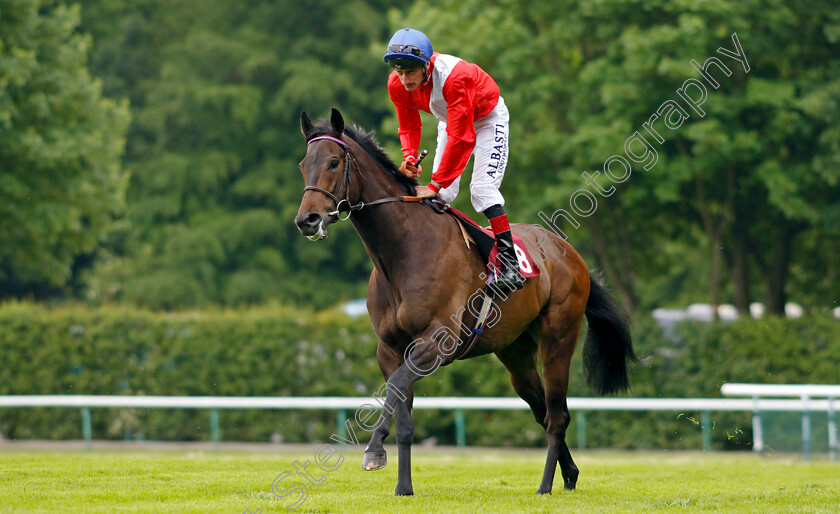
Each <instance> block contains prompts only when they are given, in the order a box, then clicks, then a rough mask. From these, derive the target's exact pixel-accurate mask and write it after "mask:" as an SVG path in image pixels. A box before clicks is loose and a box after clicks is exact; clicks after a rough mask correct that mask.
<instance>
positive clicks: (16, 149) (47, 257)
mask: <svg viewBox="0 0 840 514" xmlns="http://www.w3.org/2000/svg"><path fill="white" fill-rule="evenodd" d="M78 27H79V8H78V6H73V7H68V6H66V5H64V4H63V3H61V2H53V1H39V0H3V2H2V3H0V297H8V296H31V295H34V296H36V297H40V296H43V295H45V294H49V293H51V292H53V291H55V290H56V289H59V288H61V287H62V286H64V285H66V284H67V283H68V281H70V280H71V278H72V274H73V270H74V266H77V265H78V264H79V263H80V262H81V260H82V259H83V258H84V256H85V255H87V254H90V253H91V252H93V251H95V249H96V248H97V246H98V245H99V244H100V242H101V241H102V240H103V238H104V237H105V236H106V235H107V234H108V233H109V232H110V231H111V230H112V229H113V228H114V227H115V226H116V224H117V221H116V220H115V216H118V215H119V214H120V213H121V212H122V209H123V208H124V192H125V186H126V182H127V177H126V173H125V172H124V171H123V169H122V167H121V163H120V158H121V155H122V152H123V147H124V137H125V133H126V128H127V126H128V120H129V116H128V107H127V105H126V104H125V103H119V104H118V103H115V102H114V101H112V100H109V99H106V98H103V96H102V92H101V89H102V88H101V84H100V82H98V81H97V80H95V79H93V78H92V77H91V76H90V74H89V73H88V70H87V68H86V65H87V55H88V52H89V50H90V45H91V41H90V38H89V37H86V36H83V35H81V34H80V33H79V32H78Z"/></svg>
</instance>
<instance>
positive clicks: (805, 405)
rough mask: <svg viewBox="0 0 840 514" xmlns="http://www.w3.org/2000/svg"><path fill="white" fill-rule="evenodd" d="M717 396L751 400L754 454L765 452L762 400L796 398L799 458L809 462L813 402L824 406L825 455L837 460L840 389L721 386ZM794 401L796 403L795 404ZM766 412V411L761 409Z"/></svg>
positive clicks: (746, 385) (822, 387) (787, 386)
mask: <svg viewBox="0 0 840 514" xmlns="http://www.w3.org/2000/svg"><path fill="white" fill-rule="evenodd" d="M720 392H721V393H723V394H724V395H726V396H750V397H752V400H750V401H752V402H753V403H754V404H755V406H754V407H753V451H756V452H760V451H762V450H763V449H764V441H763V439H762V433H761V410H762V408H761V405H762V402H764V401H767V400H765V399H763V398H767V397H770V398H779V397H796V398H799V400H798V403H799V410H800V411H802V455H803V456H804V457H805V459H806V460H807V459H809V458H810V455H811V411H813V410H823V409H812V408H811V404H813V403H815V400H814V398H826V400H817V401H819V402H820V405H822V403H823V402H825V403H827V405H826V409H825V411H826V412H827V413H828V452H829V456H830V457H829V458H830V459H831V460H832V461H836V460H837V420H836V410H835V406H836V399H837V398H838V397H840V385H827V384H735V383H732V384H723V386H721V388H720ZM794 401H797V400H794ZM764 410H767V409H764Z"/></svg>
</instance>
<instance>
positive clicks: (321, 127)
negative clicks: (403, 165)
mask: <svg viewBox="0 0 840 514" xmlns="http://www.w3.org/2000/svg"><path fill="white" fill-rule="evenodd" d="M344 133H345V134H347V135H348V136H350V137H351V138H352V139H353V140H354V141H355V142H356V143H358V144H359V146H361V147H362V149H363V150H364V151H365V152H367V153H368V155H370V156H371V157H373V160H374V161H376V163H377V164H379V166H380V167H381V168H382V169H384V170H386V171H388V174H389V175H391V176H392V177H393V178H394V180H396V181H397V182H398V183H400V184H402V185H403V186H404V187H405V188H406V189H407V190H408V192H409V193H410V194H412V195H413V194H415V190H414V188H415V187H416V186H417V179H413V178H408V177H407V176H405V175H403V174H402V173H400V170H399V168H398V167H397V165H396V164H394V161H393V160H391V158H390V157H388V154H387V153H385V150H384V149H383V148H382V146H380V145H379V142H378V141H377V140H376V137H375V136H376V132H375V131H373V130H371V131H366V130H365V129H363V128H361V127H359V126H358V125H352V126H347V127H345V128H344ZM318 136H331V137H340V135H339V134H336V132H335V130H334V129H333V128H332V126H331V125H330V123H329V121H328V120H319V121H318V122H317V123H316V124H315V125H314V126H313V127H312V129H311V130H310V131H309V132H308V133H307V134H306V140H307V141H309V140H310V139H312V138H313V137H318Z"/></svg>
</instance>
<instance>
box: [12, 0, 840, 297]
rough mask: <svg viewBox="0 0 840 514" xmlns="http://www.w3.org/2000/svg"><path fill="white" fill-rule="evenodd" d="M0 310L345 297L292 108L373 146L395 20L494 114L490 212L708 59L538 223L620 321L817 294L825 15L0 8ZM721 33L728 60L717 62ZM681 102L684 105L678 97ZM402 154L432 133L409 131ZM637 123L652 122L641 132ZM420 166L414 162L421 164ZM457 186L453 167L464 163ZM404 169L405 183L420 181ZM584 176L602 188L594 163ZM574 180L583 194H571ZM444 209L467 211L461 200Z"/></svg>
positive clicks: (834, 163) (831, 21) (839, 68)
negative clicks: (589, 274)
mask: <svg viewBox="0 0 840 514" xmlns="http://www.w3.org/2000/svg"><path fill="white" fill-rule="evenodd" d="M0 6H2V7H1V8H0V27H2V32H0V45H2V46H0V52H2V54H0V58H2V61H0V63H2V64H0V166H2V168H0V178H2V181H0V214H2V217H0V239H2V246H0V297H2V298H31V299H36V300H53V301H61V300H66V299H76V300H82V301H86V302H91V303H94V304H102V303H108V302H117V303H124V304H129V305H137V306H142V307H147V308H152V309H165V310H172V309H183V308H195V307H204V306H210V305H226V306H235V305H253V304H261V303H265V302H268V301H272V300H279V301H282V302H285V303H294V304H307V305H312V306H315V307H319V308H323V307H326V306H328V305H331V304H334V303H335V302H337V301H341V300H345V299H351V298H357V297H362V296H364V292H365V290H366V288H365V283H366V279H367V275H368V273H369V271H370V269H371V264H370V263H369V260H368V258H367V256H366V254H365V251H364V248H363V245H362V244H361V243H360V242H359V241H358V239H357V237H356V235H355V234H354V233H353V230H352V228H351V227H350V226H349V224H339V226H336V227H335V230H332V231H331V234H332V235H333V237H331V238H330V239H329V240H328V241H327V242H324V243H321V244H312V243H310V242H309V241H307V240H305V239H304V238H302V237H300V235H299V234H298V232H297V229H296V228H295V226H294V225H293V223H292V219H293V217H294V215H295V214H296V211H297V207H298V203H299V200H300V196H301V190H302V181H301V178H300V175H299V172H298V171H297V162H298V161H299V160H300V158H301V157H302V155H303V153H304V146H303V141H302V139H301V137H300V134H299V129H298V117H299V115H300V112H301V111H302V110H307V111H308V112H309V113H310V114H311V115H312V116H313V117H320V116H323V115H326V114H327V113H328V112H329V109H330V108H331V107H338V108H339V109H340V110H341V111H342V112H343V113H344V115H345V118H346V119H347V120H349V121H350V122H353V123H356V124H359V125H360V126H362V127H365V128H367V129H377V130H378V133H379V139H380V141H381V142H382V143H383V144H384V145H385V146H386V148H387V149H388V150H389V151H390V152H391V154H392V155H393V156H395V157H396V156H397V155H398V154H399V152H398V141H397V138H396V120H395V116H394V114H393V107H392V106H391V105H390V103H389V101H388V97H387V93H386V91H385V81H386V77H387V75H388V71H389V70H388V68H387V66H385V64H384V63H383V62H382V60H381V55H382V53H383V48H384V45H385V43H386V42H387V40H388V38H389V36H390V34H391V33H392V32H393V31H394V30H395V29H397V28H399V27H402V26H407V25H410V26H414V27H416V28H419V29H421V30H423V31H425V32H426V33H427V34H428V35H429V36H430V37H431V39H432V41H433V43H434V45H435V48H436V50H438V51H441V52H444V53H452V54H455V55H458V56H461V57H463V58H465V59H468V60H471V61H473V62H476V63H478V64H479V65H481V66H482V67H483V68H484V69H486V70H487V71H488V72H489V73H490V74H491V75H492V76H493V77H494V78H495V79H496V81H497V82H498V83H499V85H500V87H501V90H502V94H503V95H504V97H505V100H506V102H507V104H508V106H509V108H510V111H511V113H512V121H511V142H510V146H511V158H510V163H509V165H508V170H507V174H506V177H505V181H504V186H503V193H504V194H505V196H506V199H507V209H508V211H509V213H510V215H511V218H512V220H514V221H517V222H522V223H542V224H545V223H544V222H543V221H541V218H540V217H539V216H538V214H539V213H540V212H542V213H543V214H544V215H548V216H551V214H552V213H553V212H555V211H556V210H558V209H565V210H567V211H568V210H570V206H569V201H570V196H571V195H572V194H573V193H574V192H575V191H576V190H579V189H581V188H585V187H587V186H586V185H585V184H584V179H583V177H582V176H581V174H582V173H583V172H585V171H586V172H589V173H593V172H596V171H599V170H602V169H603V165H604V161H605V160H606V159H607V158H608V157H610V156H611V155H614V154H618V155H623V153H624V142H625V141H626V140H627V138H628V137H630V136H631V135H633V134H634V132H636V131H641V130H642V124H643V123H645V122H647V121H648V120H649V119H650V117H651V115H653V114H654V113H656V112H657V109H658V108H659V106H660V105H662V103H663V102H665V101H666V100H676V101H680V98H679V97H678V95H677V93H676V90H677V89H678V88H680V87H681V86H682V84H683V82H684V81H685V80H686V79H689V78H697V77H699V74H698V72H697V71H695V70H694V69H693V68H692V66H691V61H692V60H695V61H696V62H698V63H701V64H702V63H704V62H705V60H706V59H707V58H708V57H711V56H717V57H719V58H720V59H721V60H722V62H724V63H725V64H726V65H727V66H728V67H729V68H730V70H731V71H732V74H731V76H728V77H727V76H725V75H724V74H723V73H722V72H720V71H718V70H717V69H716V68H715V67H714V66H713V67H711V68H710V69H711V71H710V73H711V74H712V75H713V76H715V77H716V78H717V80H718V81H719V83H720V88H719V89H712V88H710V87H707V90H708V97H707V99H706V101H705V103H704V104H703V106H702V108H703V110H704V111H705V116H702V117H701V116H698V115H696V114H695V113H694V112H693V111H691V110H690V109H689V110H688V111H687V112H688V113H689V116H688V119H687V120H686V121H685V123H684V124H683V125H682V126H681V127H680V128H679V129H675V130H664V129H663V128H660V131H661V132H662V133H663V134H662V135H663V138H664V140H665V141H664V143H662V144H658V143H656V142H653V143H652V144H653V146H654V147H655V149H656V151H657V154H658V161H657V163H656V165H655V166H653V167H652V168H651V169H649V170H647V171H644V170H643V169H642V167H641V166H640V165H635V166H634V168H633V170H632V174H631V176H630V177H629V178H628V180H626V181H625V182H623V183H620V184H615V192H614V193H612V194H611V195H610V196H598V195H596V197H597V198H598V200H599V202H598V206H597V209H596V210H595V212H594V214H592V215H591V216H589V217H585V218H583V217H578V218H579V219H578V221H579V222H580V226H579V227H574V226H571V225H567V226H565V227H562V230H563V231H564V232H565V233H566V234H567V235H568V236H569V239H570V241H571V242H572V243H573V244H574V245H575V246H576V248H578V250H579V251H580V252H581V253H582V255H583V256H584V258H585V259H586V260H587V262H588V263H589V264H590V266H599V267H601V268H603V269H604V271H605V273H606V277H607V279H608V282H609V283H610V284H611V285H612V286H613V287H614V288H615V290H616V292H617V294H618V295H619V297H620V298H621V300H622V302H623V303H624V304H625V305H626V306H627V307H628V308H629V309H630V310H631V311H633V312H637V313H638V312H647V311H649V310H650V309H652V308H654V307H657V306H684V305H686V304H687V303H691V302H709V303H712V304H718V303H734V304H735V305H736V307H738V308H739V309H740V310H741V311H742V312H744V311H745V309H746V308H747V307H748V305H749V304H750V302H754V301H761V302H764V304H765V306H766V309H767V311H768V312H769V313H771V314H781V313H782V312H783V310H784V305H785V303H786V302H788V301H796V302H799V303H801V304H803V305H805V306H806V307H808V308H810V309H826V308H833V307H836V306H837V305H838V303H837V302H838V288H837V283H838V278H840V276H838V275H840V259H838V258H837V255H838V251H837V243H836V242H837V241H838V236H840V233H838V230H840V228H838V227H840V188H839V187H838V180H840V129H838V125H837V123H836V119H838V117H840V60H838V58H837V56H838V55H840V41H838V38H840V11H838V10H837V9H835V8H834V7H833V6H831V5H830V3H826V2H819V1H807V2H796V3H791V2H786V1H782V0H746V1H726V0H717V1H713V2H711V1H710V2H700V3H696V2H666V1H659V0H645V1H626V0H621V1H619V0H607V1H603V2H574V1H561V2H553V1H552V2H522V1H520V0H500V1H497V2H492V3H487V2H482V1H479V0H458V1H455V0H437V1H419V2H415V3H413V4H412V5H411V6H410V7H408V8H405V9H402V10H398V9H395V8H392V7H390V6H389V4H387V3H385V2H381V1H376V0H354V1H349V2H330V1H315V2H305V3H300V2H291V1H285V0H281V1H259V0H255V1H250V2H231V1H227V0H208V1H207V2H203V3H201V5H200V7H198V6H197V4H196V3H195V2H193V1H185V0H166V1H163V0H136V1H132V2H127V1H124V0H95V1H94V0H81V1H79V2H73V3H65V2H60V1H55V0H2V2H0ZM733 33H737V34H738V38H739V40H740V42H741V44H742V45H743V50H744V53H745V55H746V59H747V61H748V63H749V67H750V70H749V72H748V73H747V72H746V71H745V70H744V68H743V67H742V65H741V64H740V63H738V62H737V61H735V60H734V59H731V58H729V57H726V56H723V55H721V54H719V53H716V50H717V49H718V48H721V47H722V48H725V49H730V50H731V49H733V42H732V39H731V35H732V34H733ZM683 107H684V108H686V109H687V106H686V105H685V104H684V103H683ZM424 120H425V121H426V123H425V127H424V129H425V131H424V141H425V142H424V146H427V147H429V148H430V150H432V151H433V150H434V129H435V127H434V123H432V120H431V117H429V116H426V117H424ZM660 123H661V122H660ZM427 173H428V172H427ZM467 173H468V174H469V171H467ZM426 178H427V177H426ZM597 182H599V183H600V184H601V185H602V186H603V187H605V188H608V187H609V186H610V185H611V184H610V183H609V182H608V181H607V180H606V179H605V178H604V174H603V173H601V176H600V179H598V180H597ZM589 189H590V190H592V186H589ZM456 206H458V207H462V208H464V209H465V210H467V211H468V212H471V207H470V206H469V203H468V195H462V198H459V199H458V201H457V202H456Z"/></svg>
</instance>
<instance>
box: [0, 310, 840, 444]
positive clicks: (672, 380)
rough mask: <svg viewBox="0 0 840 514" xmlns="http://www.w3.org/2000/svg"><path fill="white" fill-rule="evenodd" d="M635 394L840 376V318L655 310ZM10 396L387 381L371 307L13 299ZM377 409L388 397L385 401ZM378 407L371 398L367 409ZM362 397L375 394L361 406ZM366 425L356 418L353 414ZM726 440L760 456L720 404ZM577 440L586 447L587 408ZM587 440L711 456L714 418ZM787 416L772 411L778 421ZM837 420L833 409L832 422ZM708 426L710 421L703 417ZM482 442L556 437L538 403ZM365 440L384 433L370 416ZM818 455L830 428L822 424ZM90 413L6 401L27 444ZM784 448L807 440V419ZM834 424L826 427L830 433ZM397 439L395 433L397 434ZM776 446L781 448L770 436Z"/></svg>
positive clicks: (484, 372)
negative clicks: (166, 305)
mask: <svg viewBox="0 0 840 514" xmlns="http://www.w3.org/2000/svg"><path fill="white" fill-rule="evenodd" d="M634 335H635V337H636V353H637V354H638V356H639V357H640V359H641V363H640V364H639V365H635V366H633V367H632V374H631V382H632V390H631V391H629V392H627V393H625V394H624V396H632V397H646V398H658V397H666V398H684V397H699V398H715V397H720V385H721V384H722V383H724V382H727V381H728V382H766V381H768V380H769V381H775V382H780V383H797V382H802V381H803V378H804V377H807V380H808V381H810V382H813V383H828V384H831V383H833V384H837V383H840V368H838V367H837V365H836V356H837V355H838V354H839V353H840V323H838V322H837V321H836V320H834V319H833V318H831V317H830V316H807V317H803V318H799V319H786V318H781V317H773V318H765V319H762V320H753V319H742V320H738V321H735V322H721V323H702V322H684V323H682V324H681V325H680V326H679V327H678V331H677V337H676V338H675V339H674V340H667V339H665V338H664V337H663V334H662V331H661V330H660V329H659V327H658V326H657V325H656V324H655V323H654V322H653V320H651V319H650V318H647V319H646V320H642V321H640V322H639V323H637V324H636V326H635V328H634ZM0 348H3V356H4V365H3V366H2V367H0V395H5V394H103V395H112V394H124V395H192V396H357V397H363V398H364V397H366V398H368V399H370V397H371V396H372V395H374V393H375V392H376V391H377V390H378V389H379V388H380V387H381V386H382V385H383V384H384V378H383V377H382V374H381V373H380V372H379V368H378V365H377V363H376V339H375V337H374V336H373V334H372V332H371V330H370V321H369V319H368V318H367V316H362V317H359V318H355V319H354V318H348V317H347V316H346V315H344V314H343V313H341V312H340V311H339V310H337V309H332V310H324V311H319V312H315V311H313V310H312V309H309V308H292V307H283V306H280V305H275V304H268V305H265V306H261V307H255V308H251V309H247V310H242V309H218V308H211V309H202V310H201V311H190V312H182V313H178V314H173V313H159V312H152V311H148V310H143V309H136V308H133V307H132V308H126V307H99V308H88V307H83V306H66V307H47V306H44V305H43V304H31V303H17V302H10V303H6V304H5V305H3V306H1V307H0ZM580 355H581V352H577V354H576V355H575V357H574V359H573V363H572V372H571V376H570V385H569V395H570V396H575V397H588V396H592V391H591V390H590V388H589V387H588V386H587V385H586V381H585V380H584V376H583V372H582V370H583V365H582V362H581V361H580V360H581V356H580ZM416 392H417V395H418V396H467V397H470V396H508V397H510V396H515V393H514V391H513V388H512V387H511V385H510V377H509V375H508V373H507V372H506V371H505V369H504V366H502V364H501V363H500V362H499V361H498V360H497V359H496V358H495V357H493V356H491V355H487V356H482V357H477V358H474V359H469V360H466V361H458V362H456V363H455V364H453V365H450V366H445V367H443V368H439V369H438V370H436V371H435V372H434V373H432V374H431V375H429V376H428V377H425V378H424V379H423V380H422V381H420V382H418V384H417V388H416ZM370 401H371V402H373V400H370ZM362 403H364V402H362ZM359 406H361V403H360V405H359ZM91 412H92V419H93V430H94V434H93V435H94V438H96V439H116V440H119V439H129V440H142V439H149V440H175V441H194V440H209V438H210V430H209V426H208V421H209V415H208V412H207V411H206V410H185V409H173V410H168V409H93V410H92V411H91ZM346 414H347V418H348V419H351V420H352V419H354V418H353V411H352V410H350V411H348V412H347V413H346ZM711 415H712V420H713V421H714V429H713V430H712V442H713V445H714V448H716V449H726V450H734V449H749V447H750V444H751V443H750V442H751V441H752V433H751V432H752V429H751V426H752V425H751V422H750V418H751V415H752V414H751V413H750V412H713V413H711ZM454 416H455V414H454V413H453V412H452V411H426V410H418V411H415V417H416V419H417V427H416V430H415V437H416V440H417V441H418V442H419V441H424V440H427V439H431V438H434V440H436V441H437V443H438V444H450V445H451V444H454V443H455V421H454ZM572 416H573V420H572V424H571V426H570V430H569V434H568V441H569V443H570V444H572V445H574V444H576V441H577V430H578V429H579V427H578V424H577V418H578V417H579V416H580V413H578V412H573V413H572ZM586 417H587V426H588V428H587V434H586V438H587V445H588V446H590V447H612V448H640V449H655V448H668V449H694V450H696V449H699V448H701V447H702V440H701V432H700V428H699V426H698V425H697V423H696V420H699V419H700V413H699V412H691V411H686V412H682V413H680V412H654V413H644V412H588V413H587V414H586ZM767 418H768V419H771V418H772V416H768V417H767ZM220 419H221V427H222V438H223V439H224V440H227V441H261V442H266V441H270V440H274V441H283V442H314V441H328V440H329V437H330V436H331V435H332V434H334V433H337V430H338V429H337V427H336V413H335V412H332V411H306V410H300V411H276V410H223V411H222V412H221V416H220ZM822 419H824V416H823V418H822ZM692 420H694V421H692ZM466 422H467V425H466V430H467V442H468V444H470V445H492V446H538V447H539V446H542V445H543V444H544V440H545V433H544V431H543V430H542V428H541V427H540V425H538V424H537V423H536V421H535V420H534V418H533V415H531V414H530V412H528V411H470V412H468V413H467V415H466ZM353 426H354V429H356V431H357V436H358V437H359V439H360V440H361V441H362V444H364V442H366V440H367V438H368V437H369V434H368V433H367V432H365V431H364V430H363V428H362V427H359V426H358V425H357V424H355V422H354V425H353ZM814 427H815V430H816V431H817V432H815V434H814V444H815V447H814V449H815V451H820V450H822V449H824V443H825V439H826V438H825V437H823V436H822V435H821V434H823V432H821V431H823V430H824V427H825V424H824V423H818V422H817V421H816V420H815V421H814ZM80 431H81V421H80V415H79V411H78V409H55V408H49V409H47V408H29V409H14V408H6V409H0V434H2V436H3V437H6V438H11V439H30V438H35V439H78V438H80V437H81V433H80ZM788 432H789V434H788V439H786V440H785V444H787V445H790V446H782V443H781V441H780V442H778V443H777V442H776V441H773V443H772V444H773V447H774V448H775V449H776V450H783V449H786V450H793V451H795V450H796V449H797V445H798V444H799V442H798V437H799V432H798V428H797V427H796V424H794V428H793V429H792V430H789V431H788ZM818 433H819V434H820V435H818ZM392 437H393V436H392ZM768 444H770V443H769V442H768Z"/></svg>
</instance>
